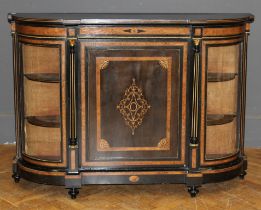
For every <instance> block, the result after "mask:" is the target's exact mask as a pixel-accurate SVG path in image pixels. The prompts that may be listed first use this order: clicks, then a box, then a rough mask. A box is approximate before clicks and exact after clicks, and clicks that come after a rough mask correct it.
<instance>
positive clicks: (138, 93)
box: [117, 78, 151, 135]
mask: <svg viewBox="0 0 261 210" xmlns="http://www.w3.org/2000/svg"><path fill="white" fill-rule="evenodd" d="M150 108H151V106H150V105H149V104H148V102H147V100H146V99H144V97H143V94H142V89H140V88H139V87H138V86H137V85H136V82H135V79H134V78H133V79H132V84H131V85H130V86H129V87H128V88H127V90H126V91H125V93H124V97H123V99H122V100H121V101H120V103H119V104H118V105H117V109H118V110H119V111H120V113H121V114H122V116H123V118H124V120H125V122H126V124H127V126H129V127H130V128H131V131H132V135H134V131H135V129H136V128H137V127H138V126H140V125H141V124H142V120H143V118H144V115H145V114H146V113H147V111H148V109H150Z"/></svg>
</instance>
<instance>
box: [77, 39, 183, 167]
mask: <svg viewBox="0 0 261 210" xmlns="http://www.w3.org/2000/svg"><path fill="white" fill-rule="evenodd" d="M187 47H188V42H185V41H184V42H167V43H166V42H146V43H144V42H139V41H136V42H132V41H124V40H120V41H118V42H117V41H112V42H110V41H108V40H106V41H105V40H102V41H93V40H87V39H84V40H80V49H81V53H80V54H81V56H82V57H81V61H82V63H81V70H80V81H81V88H80V90H81V93H80V100H81V109H80V110H81V114H80V116H81V119H80V123H81V128H82V129H81V140H82V161H81V162H82V165H83V166H84V167H105V166H109V167H123V165H124V166H128V167H129V165H135V166H136V167H138V166H142V165H147V166H149V165H171V166H173V165H174V164H175V165H182V166H184V164H185V139H186V118H187V116H186V106H187V105H186V104H187V103H186V90H187V88H186V80H187Z"/></svg>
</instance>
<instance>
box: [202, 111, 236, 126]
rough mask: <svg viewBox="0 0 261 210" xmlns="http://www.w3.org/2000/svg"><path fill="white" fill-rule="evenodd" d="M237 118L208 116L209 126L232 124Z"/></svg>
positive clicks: (231, 116)
mask: <svg viewBox="0 0 261 210" xmlns="http://www.w3.org/2000/svg"><path fill="white" fill-rule="evenodd" d="M235 117H236V115H235V114H208V115H207V126H212V125H223V124H226V123H230V122H232V121H233V120H234V118H235Z"/></svg>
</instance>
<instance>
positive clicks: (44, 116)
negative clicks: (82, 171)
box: [19, 37, 66, 167]
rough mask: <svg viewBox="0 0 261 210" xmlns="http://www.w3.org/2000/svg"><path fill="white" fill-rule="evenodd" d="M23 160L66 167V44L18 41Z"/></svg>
mask: <svg viewBox="0 0 261 210" xmlns="http://www.w3.org/2000/svg"><path fill="white" fill-rule="evenodd" d="M19 50H20V58H19V59H20V62H21V63H20V64H21V66H20V68H21V72H20V75H21V78H20V79H21V84H22V85H21V95H22V101H23V103H22V104H21V107H20V109H21V113H20V114H21V134H20V135H21V136H22V138H23V141H22V145H21V146H22V155H23V158H24V160H26V161H27V162H30V163H34V164H39V165H43V166H60V167H64V166H66V106H65V104H66V96H65V94H66V93H65V89H62V88H61V87H62V86H63V87H65V86H66V75H65V68H66V67H65V56H64V55H65V41H63V40H61V41H60V40H34V39H29V38H22V37H20V38H19Z"/></svg>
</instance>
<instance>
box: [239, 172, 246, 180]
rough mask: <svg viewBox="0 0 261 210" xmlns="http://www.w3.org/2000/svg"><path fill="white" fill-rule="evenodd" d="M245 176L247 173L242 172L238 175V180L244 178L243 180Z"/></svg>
mask: <svg viewBox="0 0 261 210" xmlns="http://www.w3.org/2000/svg"><path fill="white" fill-rule="evenodd" d="M245 175H247V172H246V171H242V172H241V173H240V174H239V178H240V179H244V178H245Z"/></svg>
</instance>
